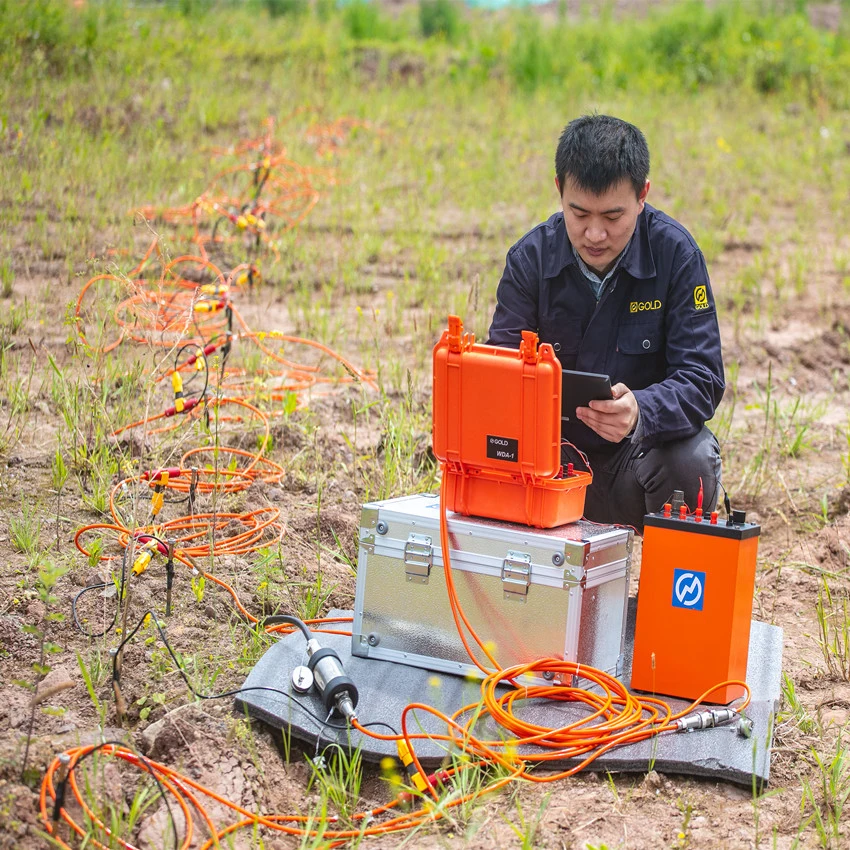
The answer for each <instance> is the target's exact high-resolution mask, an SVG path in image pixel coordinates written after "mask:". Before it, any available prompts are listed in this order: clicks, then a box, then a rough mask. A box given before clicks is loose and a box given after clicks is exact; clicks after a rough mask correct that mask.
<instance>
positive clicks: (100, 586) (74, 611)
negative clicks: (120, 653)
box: [71, 500, 185, 638]
mask: <svg viewBox="0 0 850 850" xmlns="http://www.w3.org/2000/svg"><path fill="white" fill-rule="evenodd" d="M183 501H185V500H183ZM143 537H145V538H147V539H148V540H155V541H156V542H157V543H159V544H160V545H162V546H164V547H165V548H166V549H167V548H168V543H167V542H165V541H164V540H162V539H161V538H159V537H157V536H156V535H155V534H151V533H150V532H148V531H136V532H135V533H134V534H133V540H134V541H135V542H136V543H138V542H139V540H140V539H141V538H143ZM129 548H130V547H129V546H127V547H126V548H125V549H124V551H123V552H122V553H121V581H120V582H119V584H118V595H117V597H116V605H115V613H114V614H113V615H112V621H111V622H110V624H109V625H108V626H107V627H106V628H105V629H104V630H103V631H102V632H90V631H88V630H87V629H86V628H85V627H84V626H83V624H82V623H81V622H80V618H79V615H78V613H77V602H78V601H79V599H80V597H82V596H84V595H85V594H86V593H91V592H92V591H94V590H103V588H104V587H110V586H111V585H112V584H113V582H111V581H104V582H100V583H98V584H90V585H88V586H87V587H84V588H83V589H82V590H81V591H79V593H77V594H76V596H74V598H73V599H72V600H71V614H72V615H73V617H74V625H75V626H76V627H77V629H79V631H80V632H82V634H83V635H85V636H86V637H89V638H99V637H103V636H104V635H105V634H106V633H107V632H108V631H109V630H110V629H111V628H112V627H113V626H114V625H115V621H116V620H117V619H118V611H119V610H120V608H121V601H122V600H123V599H124V585H125V583H126V580H127V552H128V551H129ZM134 548H135V547H134ZM160 554H162V553H161V552H160Z"/></svg>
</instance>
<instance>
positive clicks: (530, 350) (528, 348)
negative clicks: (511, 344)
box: [519, 331, 537, 363]
mask: <svg viewBox="0 0 850 850" xmlns="http://www.w3.org/2000/svg"><path fill="white" fill-rule="evenodd" d="M519 354H520V357H522V359H523V360H525V362H526V363H536V362H537V334H536V333H534V331H523V332H522V342H521V343H520V344H519Z"/></svg>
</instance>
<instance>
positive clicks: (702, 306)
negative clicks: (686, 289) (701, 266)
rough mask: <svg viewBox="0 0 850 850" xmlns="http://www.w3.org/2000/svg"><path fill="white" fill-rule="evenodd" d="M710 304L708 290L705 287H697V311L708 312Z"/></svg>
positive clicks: (695, 301) (695, 294) (695, 290)
mask: <svg viewBox="0 0 850 850" xmlns="http://www.w3.org/2000/svg"><path fill="white" fill-rule="evenodd" d="M709 306H710V305H709V303H708V290H707V289H706V288H705V286H704V285H703V286H697V287H696V288H695V289H694V307H696V309H697V310H707V309H708V307H709Z"/></svg>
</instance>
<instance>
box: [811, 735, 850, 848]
mask: <svg viewBox="0 0 850 850" xmlns="http://www.w3.org/2000/svg"><path fill="white" fill-rule="evenodd" d="M812 756H813V757H814V760H815V763H816V765H817V773H816V777H815V779H814V780H813V781H812V780H810V779H808V778H807V777H806V778H804V779H803V799H802V802H801V806H802V807H803V809H804V810H805V808H806V807H807V806H808V807H811V810H812V814H811V815H810V817H809V819H808V823H809V824H811V825H812V826H813V827H814V830H815V835H816V836H817V839H818V842H819V843H820V846H821V847H824V848H828V850H839V848H841V847H843V846H844V844H843V841H844V838H843V836H844V830H843V829H842V816H843V814H844V808H845V806H846V805H847V801H848V799H850V756H848V752H847V748H846V747H845V745H844V741H843V739H842V736H841V735H839V736H838V739H837V740H836V742H835V752H834V753H831V754H826V755H824V754H821V753H820V752H818V751H817V750H812Z"/></svg>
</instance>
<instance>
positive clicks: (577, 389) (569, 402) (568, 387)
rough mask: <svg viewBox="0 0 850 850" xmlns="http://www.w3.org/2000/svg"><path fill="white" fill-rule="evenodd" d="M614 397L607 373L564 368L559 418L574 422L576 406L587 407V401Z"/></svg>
mask: <svg viewBox="0 0 850 850" xmlns="http://www.w3.org/2000/svg"><path fill="white" fill-rule="evenodd" d="M606 398H614V396H613V395H612V394H611V379H610V378H609V377H608V375H597V374H596V373H594V372H571V371H570V370H569V369H564V372H563V392H562V393H561V418H562V419H563V421H565V422H575V421H578V420H577V419H576V408H577V407H587V406H588V404H587V403H588V402H589V401H599V400H602V399H606Z"/></svg>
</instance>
